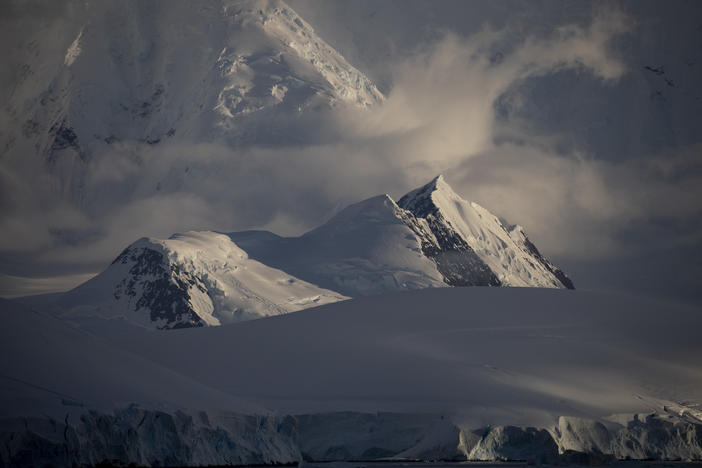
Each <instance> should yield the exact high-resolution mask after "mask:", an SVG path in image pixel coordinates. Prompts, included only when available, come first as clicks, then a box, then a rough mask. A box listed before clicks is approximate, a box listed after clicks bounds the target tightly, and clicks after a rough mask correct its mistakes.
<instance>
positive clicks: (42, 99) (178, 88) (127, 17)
mask: <svg viewBox="0 0 702 468" xmlns="http://www.w3.org/2000/svg"><path fill="white" fill-rule="evenodd" d="M85 8H86V9H87V12H86V14H85V21H86V22H85V24H81V25H76V24H65V25H64V24H63V23H60V22H57V23H56V25H55V26H54V28H58V29H59V30H57V31H55V36H56V37H55V42H56V43H58V44H60V43H64V47H65V49H63V52H61V51H59V53H58V54H57V48H58V47H59V46H57V44H56V43H54V44H43V43H40V42H37V41H33V42H31V43H29V44H27V45H26V48H27V49H28V51H27V53H26V54H24V55H23V60H25V62H26V63H24V64H23V65H22V67H21V68H22V73H21V74H20V75H18V77H17V80H16V83H14V86H13V87H11V88H10V89H7V90H3V91H0V93H2V94H0V97H1V98H2V102H0V104H2V105H3V106H4V107H5V109H6V110H7V112H8V115H11V116H12V119H11V120H8V122H7V125H4V128H3V129H2V130H1V131H0V156H1V157H3V158H8V157H9V158H17V159H22V158H26V157H27V155H36V157H38V158H39V160H40V161H43V162H45V164H46V166H47V168H48V169H49V170H50V172H51V173H52V174H55V175H56V176H58V178H59V180H60V185H61V186H60V187H58V189H59V191H60V192H61V193H62V195H63V196H65V197H66V198H68V199H70V200H72V201H76V202H81V203H82V204H86V203H90V194H89V193H86V188H85V176H86V171H87V170H88V167H90V165H91V164H92V165H94V164H95V159H96V158H97V159H99V158H102V157H114V153H115V151H116V150H120V151H122V152H123V153H124V152H126V153H129V151H130V149H131V150H132V152H134V153H135V156H134V157H135V158H137V159H138V156H136V155H138V153H139V151H138V150H137V149H138V145H140V144H141V145H158V144H160V143H162V142H164V141H167V140H172V139H176V140H177V139H179V138H184V139H187V141H188V142H191V143H197V142H212V141H222V142H224V143H226V144H230V145H233V146H237V145H241V144H249V143H256V144H266V145H274V144H277V143H279V142H281V141H287V142H290V141H298V139H299V138H303V137H302V136H301V135H300V133H301V132H302V131H303V130H302V129H301V128H300V125H301V124H300V123H299V122H300V121H301V117H302V116H304V115H305V114H306V113H308V112H315V111H316V110H319V109H323V108H328V107H330V106H334V105H337V104H342V103H345V104H349V105H355V106H361V107H367V106H371V105H373V104H376V103H378V102H380V101H382V100H383V99H384V97H383V95H382V94H381V93H380V92H379V91H378V89H377V88H376V87H375V85H374V84H373V83H372V82H371V81H370V80H369V79H368V78H367V77H366V76H365V75H363V73H361V72H359V71H358V70H357V69H356V68H354V67H353V66H352V65H350V64H349V63H348V62H347V61H346V60H345V59H344V58H343V57H342V56H341V55H340V54H339V53H338V52H337V51H335V50H334V49H333V48H332V47H331V46H329V44H327V43H326V42H325V41H324V40H323V39H321V38H320V37H319V36H317V34H316V33H315V32H314V30H313V29H312V27H311V26H310V25H309V24H308V23H307V22H305V21H304V20H303V19H302V18H300V17H299V16H298V15H297V14H296V13H295V12H294V11H293V10H292V9H291V8H290V7H288V6H287V5H286V4H285V3H283V2H282V1H278V0H272V1H268V0H245V1H228V0H216V1H214V2H206V3H199V2H187V1H178V2H171V1H164V0H160V1H152V2H140V1H126V2H96V3H91V4H87V5H86V6H85Z"/></svg>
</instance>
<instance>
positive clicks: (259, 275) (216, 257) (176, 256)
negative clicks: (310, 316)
mask: <svg viewBox="0 0 702 468" xmlns="http://www.w3.org/2000/svg"><path fill="white" fill-rule="evenodd" d="M343 299H347V298H346V297H344V296H342V295H340V294H337V293H335V292H333V291H328V290H325V289H322V288H319V287H317V286H314V285H313V284H310V283H307V282H306V281H302V280H300V279H299V278H295V277H294V276H291V275H289V274H287V273H285V272H283V271H280V270H276V269H274V268H271V267H268V266H266V265H263V264H261V263H259V262H257V261H256V260H252V259H250V258H248V256H247V254H246V252H244V251H243V250H241V249H240V248H238V247H237V246H236V245H235V244H234V243H233V242H232V241H231V240H230V239H229V238H228V237H227V236H225V235H223V234H217V233H214V232H207V231H205V232H188V233H185V234H176V235H174V236H172V237H171V238H170V239H167V240H158V239H148V238H142V239H139V240H138V241H136V242H134V243H133V244H131V245H130V246H129V247H127V248H126V249H124V251H123V252H122V253H121V254H120V255H119V256H118V257H117V258H116V259H115V260H114V261H113V262H112V264H111V265H110V266H109V267H108V268H107V269H106V270H105V271H103V272H102V273H100V274H99V275H98V276H96V277H95V278H92V279H91V280H89V281H87V282H86V283H84V284H82V285H80V286H78V287H77V288H75V289H73V290H72V291H69V292H68V293H66V294H61V295H58V296H57V297H56V300H55V301H51V302H52V304H51V309H53V310H54V311H55V312H58V314H59V315H60V316H62V317H64V318H69V319H81V318H85V317H91V316H97V317H106V318H115V317H123V318H125V319H127V320H128V321H130V322H133V323H136V324H139V325H142V326H145V327H148V328H158V329H174V328H189V327H202V326H215V325H221V324H223V323H231V322H238V321H242V320H250V319H255V318H261V317H267V316H270V315H280V314H285V313H288V312H293V311H296V310H301V309H305V308H307V307H312V306H315V305H322V304H327V303H330V302H336V301H340V300H343Z"/></svg>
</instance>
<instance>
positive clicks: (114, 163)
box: [0, 10, 702, 280]
mask: <svg viewBox="0 0 702 468" xmlns="http://www.w3.org/2000/svg"><path fill="white" fill-rule="evenodd" d="M634 27H635V25H634V24H633V22H632V20H631V19H630V18H628V17H627V16H626V15H624V14H622V13H620V12H618V11H610V10H608V11H602V12H600V13H598V14H596V15H595V16H594V17H593V18H592V20H591V21H590V22H589V24H586V25H563V26H559V27H557V28H554V30H553V31H552V32H551V33H550V34H547V35H539V36H538V37H537V36H534V37H526V38H520V40H519V41H515V40H514V39H513V38H510V36H509V34H510V32H509V30H508V29H493V28H490V27H484V28H483V29H482V30H480V31H479V32H478V33H475V34H472V35H469V36H460V35H457V34H455V33H453V32H450V31H444V32H442V33H441V34H440V35H439V36H438V37H437V39H436V40H434V41H433V42H432V43H430V44H424V45H423V46H422V47H421V48H420V49H418V50H416V51H415V52H414V53H413V54H411V56H409V58H406V59H403V60H401V61H400V62H399V63H389V64H388V67H390V70H391V71H390V74H391V75H392V77H393V79H392V82H393V86H392V88H391V89H390V90H389V92H388V93H387V99H386V101H385V102H384V103H383V104H382V105H379V106H377V107H375V108H372V109H366V110H361V109H356V108H348V107H343V106H338V107H335V108H334V109H330V110H326V111H320V112H318V113H317V114H315V115H314V116H311V117H309V121H306V122H305V123H306V125H308V126H309V128H310V129H314V132H317V134H316V135H315V138H314V142H313V143H311V144H305V143H304V142H303V143H296V144H294V145H292V144H291V145H285V146H282V147H273V148H270V147H268V148H266V147H260V146H249V147H236V148H234V147H231V146H228V145H226V144H224V143H223V142H217V141H210V142H197V141H188V140H187V139H172V140H169V142H167V143H166V142H164V143H161V144H159V145H154V146H152V145H147V144H143V143H137V142H124V143H123V144H122V145H121V146H120V145H115V146H114V147H113V148H112V150H111V153H110V154H104V155H99V157H96V158H94V160H93V161H94V162H93V163H91V165H90V167H89V170H88V172H87V176H86V181H85V183H86V186H87V193H89V194H90V199H89V200H88V201H87V202H86V203H85V204H83V205H76V204H75V203H71V202H68V201H67V200H65V199H63V198H61V197H57V193H56V192H57V188H56V187H57V182H56V180H55V176H54V175H52V174H50V173H47V172H46V171H45V170H44V167H43V166H41V165H39V164H35V163H32V162H31V161H24V162H23V163H22V164H12V165H7V164H6V162H1V163H0V191H2V193H1V195H2V196H1V197H0V204H2V213H1V214H0V255H2V256H3V257H2V258H3V259H4V262H3V263H5V264H6V265H7V268H6V270H7V271H5V272H4V273H7V274H12V275H27V276H32V275H37V274H39V272H42V273H45V272H47V271H56V272H72V273H73V272H76V273H78V272H84V271H88V270H90V271H95V270H96V269H98V268H100V267H101V265H105V264H106V263H107V262H108V261H110V260H111V259H112V258H113V257H115V256H116V255H117V254H118V253H119V251H120V250H121V249H122V248H123V247H124V246H126V245H127V244H128V243H130V242H132V241H134V240H136V239H137V238H139V237H141V236H161V237H163V236H169V235H170V234H172V233H174V232H178V231H185V230H189V229H199V230H204V229H212V230H219V231H233V230H243V229H252V228H257V229H271V230H273V231H275V232H277V233H279V234H284V235H294V234H299V233H301V232H304V231H305V230H307V229H309V228H312V227H314V226H316V225H318V224H319V223H321V222H323V221H324V220H325V219H326V218H328V217H330V216H331V215H332V214H333V213H334V212H336V211H338V210H339V209H341V208H343V207H344V206H345V205H346V204H348V203H352V202H355V201H358V200H360V199H363V198H365V197H369V196H372V195H375V194H378V193H383V192H387V193H390V194H391V195H392V196H394V197H399V196H401V195H402V194H403V193H404V192H405V191H407V190H409V189H411V188H414V187H415V186H418V185H420V184H422V183H425V182H426V181H428V180H429V179H430V178H432V177H434V176H435V175H436V174H437V173H439V172H443V173H444V174H445V176H446V178H447V179H448V181H449V183H451V184H452V185H453V186H454V189H455V190H456V191H457V192H458V193H459V194H461V195H462V196H464V197H465V198H468V199H472V200H475V201H477V202H478V203H480V204H482V205H483V206H485V207H486V208H488V209H490V210H492V211H493V212H495V213H496V214H498V215H501V216H503V217H505V218H507V219H508V220H509V221H511V222H513V223H518V224H522V225H523V226H525V229H526V231H527V232H528V233H529V234H530V235H531V237H532V238H533V240H534V241H535V243H536V244H537V245H538V246H539V247H540V248H541V249H542V250H543V251H544V253H546V254H547V255H556V256H557V258H564V259H568V258H572V259H582V258H603V257H608V256H613V255H634V254H636V253H637V249H641V248H642V246H641V244H636V243H632V242H631V238H627V235H626V233H627V231H628V230H632V229H637V227H638V226H640V225H642V224H645V223H649V224H650V223H651V222H652V221H653V222H654V223H658V225H660V226H663V227H662V228H661V229H662V231H663V232H662V233H655V232H653V231H651V229H650V225H647V227H646V229H647V230H648V231H647V232H648V234H646V235H650V236H652V238H654V239H657V238H659V237H660V236H665V237H666V239H667V240H668V241H669V242H672V243H681V244H684V243H685V242H688V243H690V242H698V241H699V240H700V232H702V231H701V230H700V226H699V225H693V226H687V228H686V229H681V230H680V232H679V233H673V234H671V232H670V230H669V229H667V228H666V227H665V226H669V225H680V224H681V223H686V222H687V223H688V224H689V220H690V219H695V218H696V219H699V217H700V214H701V213H700V211H701V210H700V204H699V202H698V201H697V200H699V199H702V193H700V192H701V191H702V189H700V187H702V183H701V182H702V174H701V173H702V171H701V170H700V169H702V167H701V166H700V158H699V157H698V155H699V153H700V149H701V148H700V146H691V147H688V148H684V149H681V150H679V151H674V152H673V154H670V153H666V154H659V155H644V156H646V158H645V159H642V160H641V162H639V163H636V164H629V163H627V164H623V163H620V164H617V163H613V162H606V161H603V160H599V159H597V157H596V155H592V154H587V153H586V152H584V151H582V150H579V149H578V148H574V149H571V150H569V151H568V152H566V153H564V152H563V151H562V150H560V149H559V146H558V139H559V135H558V134H553V133H552V134H549V133H543V132H542V133H537V134H534V133H530V132H529V131H528V130H526V129H528V128H529V126H528V125H526V123H525V122H522V121H520V120H519V118H507V119H505V118H501V117H500V115H499V105H500V104H501V101H500V100H501V98H502V97H504V96H505V95H507V94H510V93H512V92H513V91H514V90H516V89H519V88H520V86H522V85H523V84H524V83H525V81H526V80H534V79H548V77H550V76H552V75H554V74H557V73H560V72H562V71H564V70H568V71H570V72H572V73H574V74H575V76H577V77H578V79H583V80H594V81H595V82H597V83H598V86H600V87H602V88H606V87H611V86H616V85H617V83H618V80H619V79H620V78H621V77H622V76H624V75H626V73H628V72H630V70H628V68H627V65H626V63H625V61H624V60H623V59H622V57H620V56H618V55H617V54H616V53H615V52H614V51H613V49H612V47H611V42H612V41H613V40H615V39H616V38H618V37H621V36H623V35H626V34H630V33H631V32H632V30H633V29H634ZM512 96H519V94H518V93H513V94H512ZM582 99H587V97H586V96H585V97H582ZM522 104H523V103H520V102H519V99H514V98H513V99H512V100H511V101H510V102H509V105H510V106H512V107H517V108H518V107H519V106H520V105H522ZM314 132H312V131H311V133H314ZM657 236H658V237H657ZM638 238H640V236H639V237H638ZM20 256H21V258H22V259H23V260H22V261H20V260H18V259H19V258H20ZM41 276H44V275H41ZM576 280H577V278H576Z"/></svg>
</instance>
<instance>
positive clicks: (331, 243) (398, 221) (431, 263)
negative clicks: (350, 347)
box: [229, 176, 573, 297]
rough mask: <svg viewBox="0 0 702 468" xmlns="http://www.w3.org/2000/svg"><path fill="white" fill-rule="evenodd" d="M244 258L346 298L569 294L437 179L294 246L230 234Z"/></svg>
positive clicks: (515, 231)
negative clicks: (452, 292) (440, 290)
mask: <svg viewBox="0 0 702 468" xmlns="http://www.w3.org/2000/svg"><path fill="white" fill-rule="evenodd" d="M229 236H230V237H231V238H232V239H233V240H234V241H235V242H236V243H237V244H238V245H240V246H241V248H243V249H244V250H246V251H247V252H248V253H249V255H251V256H252V257H253V258H256V259H257V260H260V261H262V262H263V263H266V264H268V265H271V266H275V267H276V268H280V269H282V270H285V271H288V272H290V273H291V274H294V275H296V276H298V277H300V278H303V279H305V280H307V281H310V282H312V283H315V284H319V285H321V286H323V287H326V288H329V289H332V290H335V291H339V292H341V293H343V294H346V295H349V296H354V297H355V296H364V295H369V294H378V293H380V292H384V291H393V290H407V289H420V288H426V287H437V286H447V285H448V286H528V287H546V288H570V289H572V288H573V283H572V282H571V281H570V279H569V278H568V277H567V276H566V275H565V274H564V273H563V272H562V271H561V270H559V269H558V268H557V267H555V266H554V265H553V264H551V263H550V262H549V261H548V260H547V259H546V258H544V257H543V256H542V255H541V254H540V253H539V251H538V250H537V249H536V247H535V246H534V245H533V244H532V243H531V242H530V241H529V239H528V238H527V237H526V234H524V231H523V230H522V228H521V227H520V226H509V225H506V224H505V223H503V222H502V221H500V220H499V219H498V218H497V217H496V216H495V215H493V214H492V213H490V212H489V211H488V210H486V209H485V208H483V207H481V206H479V205H478V204H477V203H471V202H467V201H465V200H463V199H462V198H461V197H460V196H459V195H458V194H456V193H455V192H454V191H453V189H452V188H451V187H450V186H449V185H448V184H447V183H446V181H445V180H444V179H443V177H442V176H438V177H437V178H435V179H434V180H432V181H431V182H429V183H428V184H427V185H425V186H423V187H420V188H418V189H416V190H413V191H411V192H410V193H408V194H407V195H405V196H404V197H402V198H401V199H400V201H399V203H396V202H395V201H394V200H393V199H392V198H390V197H389V196H388V195H382V196H377V197H373V198H370V199H368V200H364V201H362V202H359V203H356V204H354V205H351V206H349V207H347V208H345V209H344V210H342V211H341V212H340V213H339V214H337V215H336V216H334V217H333V218H332V219H330V220H329V221H328V222H326V223H325V224H324V225H322V226H320V227H318V228H316V229H314V230H312V231H310V232H308V233H306V234H304V235H302V236H301V237H296V238H282V237H279V236H276V235H274V234H272V233H269V232H264V231H247V232H238V233H230V234H229Z"/></svg>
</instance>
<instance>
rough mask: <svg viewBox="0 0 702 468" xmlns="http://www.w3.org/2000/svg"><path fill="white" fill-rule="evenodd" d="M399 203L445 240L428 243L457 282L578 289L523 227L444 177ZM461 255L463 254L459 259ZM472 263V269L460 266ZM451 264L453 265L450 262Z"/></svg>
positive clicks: (450, 281) (451, 281)
mask: <svg viewBox="0 0 702 468" xmlns="http://www.w3.org/2000/svg"><path fill="white" fill-rule="evenodd" d="M398 205H399V206H400V207H401V208H403V209H406V210H408V211H409V212H411V213H412V214H413V215H414V216H416V217H417V218H418V219H422V220H424V222H425V223H426V225H427V226H429V228H430V230H431V231H432V233H433V234H434V236H435V237H436V238H437V240H440V246H439V250H438V251H436V248H435V247H434V246H430V245H428V246H427V247H426V248H427V251H428V255H430V256H433V258H435V260H436V262H437V265H439V270H440V271H441V270H442V269H443V270H444V271H445V274H444V276H445V277H447V278H448V281H447V282H448V284H450V285H452V286H472V285H481V286H483V285H487V286H536V287H555V288H569V289H573V284H572V282H571V281H570V279H569V278H568V277H567V276H566V275H565V274H564V273H563V272H562V271H561V270H559V269H558V268H556V267H555V266H554V265H553V264H552V263H550V262H549V261H548V260H547V259H546V258H545V257H543V255H541V253H540V252H539V251H538V249H536V246H534V244H533V243H531V241H529V239H528V237H527V236H526V234H525V233H524V231H523V229H522V228H521V227H516V228H515V227H512V226H505V224H504V223H503V222H502V221H501V220H500V219H499V218H498V217H497V216H495V215H493V214H492V213H491V212H490V211H488V210H487V209H485V208H483V207H482V206H480V205H479V204H477V203H475V202H468V201H466V200H464V199H463V198H461V197H460V196H459V195H458V194H456V192H455V191H454V190H453V189H452V188H451V186H450V185H449V184H448V183H447V182H446V180H445V179H444V177H443V176H442V175H439V176H437V177H435V178H434V179H433V180H432V181H431V182H429V183H428V184H426V185H424V186H422V187H420V188H418V189H416V190H412V191H411V192H409V193H408V194H406V195H405V196H403V197H402V198H401V199H400V201H399V202H398ZM456 257H462V258H460V260H459V261H458V262H456ZM466 262H472V264H473V268H472V269H471V271H470V273H472V274H475V272H480V275H479V276H477V277H475V276H472V275H471V274H469V275H468V276H466V275H465V274H457V273H456V272H455V268H456V267H460V265H461V264H464V263H466ZM449 263H450V265H449Z"/></svg>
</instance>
